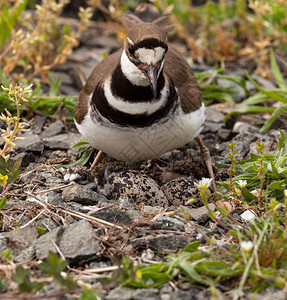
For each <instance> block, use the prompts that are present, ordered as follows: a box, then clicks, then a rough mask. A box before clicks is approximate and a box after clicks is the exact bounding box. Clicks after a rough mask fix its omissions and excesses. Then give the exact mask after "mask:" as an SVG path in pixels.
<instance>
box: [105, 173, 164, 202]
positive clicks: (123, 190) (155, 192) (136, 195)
mask: <svg viewBox="0 0 287 300" xmlns="http://www.w3.org/2000/svg"><path fill="white" fill-rule="evenodd" d="M111 195H112V198H113V199H119V198H120V197H124V198H129V199H131V200H133V201H134V202H135V204H147V205H161V206H168V200H167V199H166V197H165V195H164V193H163V191H162V190H161V189H160V187H159V186H158V184H157V183H156V182H155V181H154V180H153V179H152V178H151V177H149V176H147V175H146V174H144V173H142V172H139V171H135V170H132V171H123V172H119V173H117V174H116V175H115V176H114V177H113V178H112V179H111Z"/></svg>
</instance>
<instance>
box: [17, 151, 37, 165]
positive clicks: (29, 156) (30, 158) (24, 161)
mask: <svg viewBox="0 0 287 300" xmlns="http://www.w3.org/2000/svg"><path fill="white" fill-rule="evenodd" d="M19 158H21V168H26V167H27V166H28V165H29V164H30V163H32V162H34V161H35V160H36V156H35V155H34V154H33V153H31V152H21V153H19V154H17V155H16V156H14V157H13V160H14V161H16V160H17V159H19Z"/></svg>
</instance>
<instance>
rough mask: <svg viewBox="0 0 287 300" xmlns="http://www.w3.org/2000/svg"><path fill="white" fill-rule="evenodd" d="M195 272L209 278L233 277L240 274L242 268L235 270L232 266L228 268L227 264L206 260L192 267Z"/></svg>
mask: <svg viewBox="0 0 287 300" xmlns="http://www.w3.org/2000/svg"><path fill="white" fill-rule="evenodd" d="M194 268H195V270H196V271H197V272H200V273H203V274H207V275H211V276H228V277H229V276H235V275H237V274H241V273H242V272H243V270H244V268H243V267H242V268H236V269H232V266H229V265H228V264H227V263H225V262H223V261H213V260H207V261H203V262H199V263H198V264H195V266H194Z"/></svg>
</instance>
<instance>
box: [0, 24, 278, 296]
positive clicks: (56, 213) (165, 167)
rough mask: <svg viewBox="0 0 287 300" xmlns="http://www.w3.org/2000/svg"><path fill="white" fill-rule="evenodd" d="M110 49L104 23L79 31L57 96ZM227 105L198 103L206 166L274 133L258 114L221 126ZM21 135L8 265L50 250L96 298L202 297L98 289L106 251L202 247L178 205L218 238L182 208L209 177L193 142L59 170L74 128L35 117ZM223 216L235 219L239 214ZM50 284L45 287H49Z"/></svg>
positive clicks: (6, 230) (69, 156)
mask: <svg viewBox="0 0 287 300" xmlns="http://www.w3.org/2000/svg"><path fill="white" fill-rule="evenodd" d="M119 46H120V45H119V44H118V42H117V41H116V39H115V38H114V37H113V36H112V35H110V32H109V30H108V29H107V30H106V31H103V29H101V35H100V36H99V30H97V29H90V30H89V31H87V32H86V33H85V34H84V36H83V40H82V43H81V47H79V48H78V49H76V51H75V52H74V53H73V54H72V55H71V57H70V58H69V60H68V62H67V63H66V64H64V65H62V66H59V67H58V68H57V69H56V70H55V71H54V72H53V73H52V75H53V77H54V78H56V77H58V76H60V77H61V78H62V81H63V85H62V93H63V94H68V95H77V94H78V93H79V90H80V87H81V82H80V80H79V74H81V73H83V74H84V76H85V77H87V76H88V75H89V74H90V72H91V70H92V68H93V66H95V65H96V64H97V63H98V62H99V60H100V58H101V55H102V53H106V52H107V53H110V52H111V51H113V50H114V49H116V48H118V47H119ZM79 70H80V71H79ZM242 72H243V69H241V68H240V67H236V68H233V70H231V71H230V73H231V74H242ZM257 79H258V78H257ZM258 80H261V81H260V83H261V84H263V85H264V86H265V88H268V87H269V88H270V87H272V82H269V81H265V80H264V79H258ZM221 84H222V86H225V85H227V84H229V85H231V86H232V87H233V88H234V89H236V95H237V101H238V102H239V101H240V100H242V99H244V97H245V93H244V91H243V90H240V89H238V87H235V86H234V85H232V83H231V82H226V81H223V80H222V81H221ZM250 88H251V85H250ZM230 109H231V108H230V107H229V106H228V105H227V104H215V105H212V106H209V107H207V108H206V115H207V119H206V123H205V127H204V129H203V131H202V134H201V136H202V139H203V141H204V142H205V144H206V145H207V147H208V148H209V149H210V153H211V156H212V161H213V163H214V164H218V163H226V162H229V159H228V153H229V150H228V147H227V145H228V144H229V143H230V142H235V143H236V145H237V146H236V148H237V158H238V159H239V160H240V159H244V158H247V157H248V156H249V154H250V152H253V153H255V152H256V151H255V148H256V140H257V139H261V141H262V142H263V143H264V144H265V145H267V146H268V147H269V148H270V151H272V150H274V149H276V146H277V142H278V137H279V132H278V131H277V130H275V129H271V130H270V131H269V132H268V133H266V134H262V133H259V128H260V125H261V124H262V119H261V116H256V115H253V116H251V117H248V116H240V117H234V118H232V119H231V120H229V122H228V123H227V124H224V117H225V115H226V113H227V112H229V111H230ZM283 125H284V122H283ZM275 126H276V125H275ZM24 137H25V139H23V140H20V141H17V145H16V148H15V154H14V156H15V157H19V156H20V157H22V159H23V163H22V171H21V173H20V174H21V175H20V179H19V180H18V181H17V182H16V183H15V184H14V185H13V188H12V189H11V190H10V191H9V194H8V201H7V205H6V206H5V208H4V209H3V210H2V211H1V219H2V221H3V223H1V233H0V252H2V251H5V250H7V249H8V248H9V249H11V250H12V257H13V261H14V262H15V263H20V264H23V265H28V266H29V265H30V266H31V262H33V261H39V260H44V259H46V258H47V257H48V254H49V251H50V250H51V251H53V252H55V253H61V255H62V256H63V257H64V258H65V259H66V260H67V261H68V263H69V265H70V267H71V268H74V270H78V272H79V273H81V272H82V273H83V271H84V270H86V271H87V272H89V274H93V276H90V277H89V282H90V284H92V285H94V286H95V288H96V289H97V290H98V292H99V295H100V298H101V299H134V300H135V299H149V300H151V299H162V300H169V299H181V300H183V299H197V300H199V299H209V298H210V295H211V294H210V291H209V289H205V288H203V287H195V286H194V285H192V284H180V285H179V286H176V287H175V286H173V285H170V284H165V285H163V286H160V287H158V288H152V289H131V288H127V287H123V286H105V285H103V284H101V283H99V280H98V278H99V277H101V276H103V275H108V274H110V272H111V271H112V270H113V267H112V266H113V265H114V263H113V260H112V257H121V256H122V255H128V256H130V257H132V258H133V259H134V260H135V262H136V263H143V262H150V261H152V262H157V261H161V260H162V259H163V256H164V254H167V253H176V252H178V251H179V250H181V249H183V248H184V247H185V246H186V245H188V244H189V243H191V242H193V241H196V240H202V245H203V246H205V245H206V244H205V242H204V240H203V239H202V236H201V235H200V234H199V233H198V232H197V231H195V230H194V229H193V228H192V227H191V226H190V224H188V223H187V222H185V221H183V220H182V219H181V218H179V217H178V215H180V214H182V210H181V208H180V205H181V206H183V207H184V208H185V209H186V210H187V211H188V212H189V213H190V214H191V216H192V219H193V221H194V222H195V224H196V225H197V226H202V227H204V228H205V229H204V230H205V232H206V233H207V234H208V235H209V236H211V237H213V238H215V239H217V240H222V241H225V238H224V233H225V232H224V230H223V229H222V228H219V227H218V226H217V225H216V224H214V223H213V222H212V221H211V220H210V219H209V217H208V213H207V209H206V208H205V207H204V206H202V204H201V202H200V201H196V202H195V203H193V204H192V205H186V202H187V201H188V200H189V199H190V198H198V192H197V189H196V188H195V187H194V182H197V181H198V180H200V179H201V178H202V177H208V173H207V170H206V168H205V165H204V162H203V161H202V159H201V156H200V151H199V147H198V145H197V143H196V142H194V141H192V142H191V143H190V144H189V145H187V146H186V147H184V148H182V149H177V150H174V151H171V152H169V153H166V154H164V155H163V156H162V157H161V158H160V159H159V160H154V161H149V162H143V163H142V164H137V165H134V166H127V165H125V164H123V163H120V162H116V161H114V160H112V159H110V158H106V159H105V161H104V162H103V163H100V164H99V165H98V166H97V168H96V170H95V172H94V173H91V172H87V170H86V169H84V168H74V169H71V170H69V171H67V170H66V169H64V168H61V167H59V164H67V163H69V162H71V161H72V160H73V159H74V156H73V154H74V153H75V152H76V149H75V148H72V149H71V146H72V145H74V144H75V143H77V142H79V141H82V138H81V136H80V135H79V134H78V133H77V131H76V129H75V127H74V126H73V124H68V125H67V124H66V123H65V122H64V120H58V121H55V120H50V119H47V118H46V117H42V116H39V115H36V116H35V118H34V119H33V120H32V121H31V130H30V131H29V132H27V133H26V134H25V135H24ZM0 146H1V141H0ZM214 171H215V174H216V179H217V180H221V181H223V180H226V178H227V171H226V170H225V169H217V168H216V167H214ZM67 172H68V174H70V173H73V174H74V173H76V172H78V173H79V174H80V176H79V178H78V179H76V180H74V181H71V180H65V179H67V178H68V177H69V175H67ZM65 175H66V177H65ZM64 177H65V178H64ZM97 183H98V184H97ZM210 209H212V210H214V209H215V206H214V205H213V204H210ZM168 212H175V214H168ZM232 213H233V214H234V216H237V217H238V214H240V213H241V211H238V210H235V211H233V212H232ZM35 225H37V226H40V227H42V228H45V229H46V230H47V232H46V234H44V235H42V236H40V237H39V235H38V232H37V229H36V227H35ZM14 228H18V229H14ZM75 273H76V274H77V272H76V271H75ZM55 289H56V287H53V286H51V291H53V290H55ZM217 289H218V292H219V293H220V295H219V297H222V298H220V299H229V298H230V297H231V296H230V295H232V289H233V286H232V285H231V286H218V287H217ZM274 293H275V294H274ZM270 295H272V297H273V299H284V298H280V295H279V294H276V291H273V290H272V291H268V292H266V293H265V296H263V295H261V296H259V295H257V296H256V298H255V299H269V298H268V297H269V296H270ZM276 295H277V296H276ZM249 297H250V296H246V299H250V298H249ZM264 297H265V298H264ZM270 297H271V296H270ZM67 298H69V297H68V296H67ZM61 299H64V298H61ZM270 299H271V298H270Z"/></svg>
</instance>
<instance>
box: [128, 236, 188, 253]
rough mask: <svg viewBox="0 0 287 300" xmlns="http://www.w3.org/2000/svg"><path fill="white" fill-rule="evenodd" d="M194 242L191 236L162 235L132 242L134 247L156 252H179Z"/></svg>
mask: <svg viewBox="0 0 287 300" xmlns="http://www.w3.org/2000/svg"><path fill="white" fill-rule="evenodd" d="M191 242H193V238H191V237H189V236H182V235H175V234H162V235H157V236H151V235H148V236H145V237H143V238H138V239H134V240H132V241H131V244H132V245H133V247H136V248H145V249H146V248H150V249H151V250H155V251H165V250H178V249H182V248H184V247H185V246H186V245H188V244H190V243H191Z"/></svg>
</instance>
